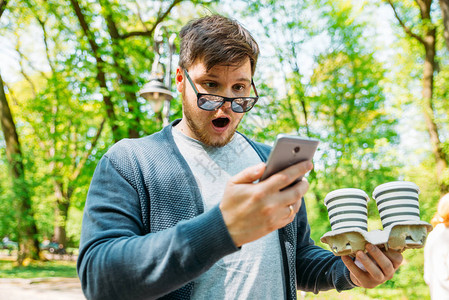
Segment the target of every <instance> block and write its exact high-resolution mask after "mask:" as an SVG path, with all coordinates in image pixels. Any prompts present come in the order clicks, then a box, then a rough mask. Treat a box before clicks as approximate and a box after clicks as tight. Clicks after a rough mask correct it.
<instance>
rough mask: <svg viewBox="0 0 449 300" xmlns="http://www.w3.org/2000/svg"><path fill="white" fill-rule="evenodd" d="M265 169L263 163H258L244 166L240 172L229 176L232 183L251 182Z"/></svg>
mask: <svg viewBox="0 0 449 300" xmlns="http://www.w3.org/2000/svg"><path fill="white" fill-rule="evenodd" d="M264 171H265V163H263V162H262V163H258V164H257V165H254V166H251V167H249V168H246V169H245V170H243V171H241V172H240V173H238V174H236V175H234V176H233V177H232V178H231V182H232V183H253V182H254V181H256V180H257V179H259V178H260V177H261V176H262V174H263V172H264Z"/></svg>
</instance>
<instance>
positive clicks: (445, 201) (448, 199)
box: [430, 194, 449, 227]
mask: <svg viewBox="0 0 449 300" xmlns="http://www.w3.org/2000/svg"><path fill="white" fill-rule="evenodd" d="M430 223H432V225H433V227H435V226H436V225H438V224H444V225H445V226H446V227H449V194H446V195H444V196H443V197H442V198H441V199H440V201H439V202H438V210H437V213H436V214H435V216H434V217H433V219H432V220H431V221H430Z"/></svg>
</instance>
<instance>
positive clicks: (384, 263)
mask: <svg viewBox="0 0 449 300" xmlns="http://www.w3.org/2000/svg"><path fill="white" fill-rule="evenodd" d="M365 249H366V250H367V251H368V253H369V255H370V256H371V257H372V258H373V259H374V260H375V261H376V263H377V265H378V266H379V268H380V269H381V270H382V272H383V274H384V276H386V277H387V279H390V278H391V277H393V275H394V272H395V271H396V269H395V268H394V266H393V263H392V261H391V260H390V258H389V257H388V256H386V255H385V252H382V251H381V250H380V249H379V248H378V247H376V246H374V245H372V244H366V246H365Z"/></svg>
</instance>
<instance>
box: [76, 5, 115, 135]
mask: <svg viewBox="0 0 449 300" xmlns="http://www.w3.org/2000/svg"><path fill="white" fill-rule="evenodd" d="M70 3H71V4H72V7H73V10H74V11H75V14H76V16H77V18H78V21H79V22H80V26H81V28H82V30H83V32H84V35H85V36H86V38H87V40H88V42H89V45H90V47H91V49H92V54H93V55H94V57H95V60H96V66H97V81H98V83H99V85H100V88H101V90H102V91H103V92H102V95H103V103H104V104H105V107H106V114H107V116H108V120H109V124H110V126H111V130H112V135H113V137H114V141H115V142H118V141H119V140H120V139H121V138H122V134H121V133H120V128H119V127H118V125H117V116H116V114H115V111H114V104H113V102H112V98H111V96H110V95H109V93H108V92H107V91H108V87H107V85H106V72H105V66H106V62H105V61H103V59H102V58H101V55H100V51H99V50H100V49H99V48H100V47H99V46H98V44H97V43H96V41H95V37H94V34H93V33H92V32H91V30H90V28H89V25H88V24H87V21H86V18H85V17H84V14H83V12H82V10H81V7H80V5H79V3H78V1H77V0H70Z"/></svg>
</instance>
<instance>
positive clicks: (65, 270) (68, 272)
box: [0, 260, 77, 278]
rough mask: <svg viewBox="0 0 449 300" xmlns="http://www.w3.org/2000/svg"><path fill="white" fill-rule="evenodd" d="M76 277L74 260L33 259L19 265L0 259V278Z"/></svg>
mask: <svg viewBox="0 0 449 300" xmlns="http://www.w3.org/2000/svg"><path fill="white" fill-rule="evenodd" d="M42 277H77V275H76V262H74V261H33V262H30V264H29V265H28V266H25V267H19V266H17V263H16V262H14V261H11V260H0V278H42Z"/></svg>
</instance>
